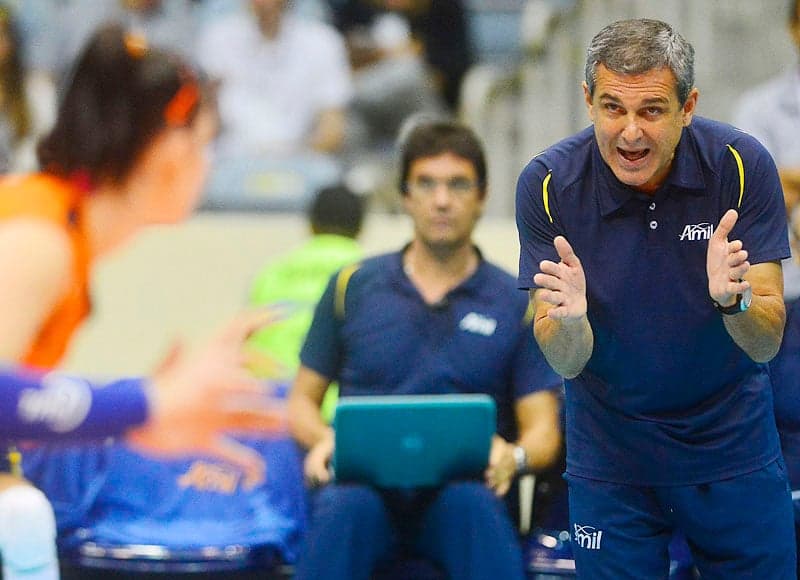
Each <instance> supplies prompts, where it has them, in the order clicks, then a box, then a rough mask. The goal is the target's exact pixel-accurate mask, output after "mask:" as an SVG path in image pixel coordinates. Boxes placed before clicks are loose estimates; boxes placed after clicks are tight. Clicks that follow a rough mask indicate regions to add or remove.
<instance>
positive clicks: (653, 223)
mask: <svg viewBox="0 0 800 580" xmlns="http://www.w3.org/2000/svg"><path fill="white" fill-rule="evenodd" d="M657 227H658V222H657V221H656V220H653V221H651V222H650V229H651V230H654V229H656V228H657Z"/></svg>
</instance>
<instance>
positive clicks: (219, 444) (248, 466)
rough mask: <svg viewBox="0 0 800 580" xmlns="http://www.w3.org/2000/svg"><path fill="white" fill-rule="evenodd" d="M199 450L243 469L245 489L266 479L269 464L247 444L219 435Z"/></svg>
mask: <svg viewBox="0 0 800 580" xmlns="http://www.w3.org/2000/svg"><path fill="white" fill-rule="evenodd" d="M198 450H199V451H200V452H201V453H204V454H206V455H209V456H211V457H214V458H216V459H219V460H221V461H224V462H225V463H228V464H230V465H232V466H234V467H236V468H237V469H239V470H241V471H242V473H243V474H244V481H243V487H244V488H245V489H252V488H254V487H255V486H257V485H259V484H261V483H263V481H264V477H265V474H266V471H267V465H266V463H265V462H264V459H263V458H262V457H261V455H259V454H258V453H257V452H256V451H255V450H254V449H251V448H250V447H248V446H247V445H244V444H242V443H239V442H238V441H235V440H233V439H230V438H228V437H217V438H215V439H212V440H211V441H210V442H209V443H208V445H206V446H205V448H203V447H200V448H199V449H198Z"/></svg>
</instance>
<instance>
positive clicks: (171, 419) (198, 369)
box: [128, 309, 285, 486]
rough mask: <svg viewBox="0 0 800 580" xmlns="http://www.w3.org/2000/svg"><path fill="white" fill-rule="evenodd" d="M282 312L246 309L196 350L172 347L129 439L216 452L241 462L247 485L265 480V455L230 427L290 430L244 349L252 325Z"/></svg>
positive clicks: (164, 448)
mask: <svg viewBox="0 0 800 580" xmlns="http://www.w3.org/2000/svg"><path fill="white" fill-rule="evenodd" d="M281 317H282V313H281V311H280V310H279V309H264V310H258V311H254V312H248V313H246V314H244V315H242V316H239V317H238V318H236V319H235V320H233V321H232V322H231V323H230V324H229V325H228V326H227V327H226V328H225V329H224V330H223V331H222V332H220V333H219V334H218V335H217V336H215V337H214V338H213V339H212V340H211V341H209V342H208V343H207V344H206V345H205V346H204V347H203V348H201V349H198V350H197V351H195V352H193V353H185V352H184V350H183V349H182V348H180V347H176V348H174V349H173V350H172V352H171V353H170V355H169V356H168V357H167V358H166V359H165V360H164V362H163V363H162V364H161V365H160V367H159V369H158V370H157V371H156V373H155V374H154V375H153V377H152V380H151V381H150V390H149V393H148V394H149V399H150V412H149V417H148V421H147V423H145V424H144V425H142V426H141V427H139V428H136V429H134V430H132V431H131V432H129V433H128V440H129V441H130V443H131V444H132V445H133V446H135V447H137V448H139V449H140V450H141V451H143V452H146V453H150V454H154V455H160V456H167V457H175V456H182V455H195V454H199V455H208V456H212V457H215V458H217V459H221V460H222V461H225V462H226V463H229V464H231V465H233V466H234V467H237V468H239V469H241V470H242V471H243V472H244V474H245V485H246V486H254V485H256V484H258V483H259V482H261V481H262V480H263V476H264V469H265V466H264V462H263V460H262V459H261V457H260V456H259V455H258V454H257V453H256V452H255V451H253V450H252V449H250V448H249V447H247V446H245V445H242V444H240V443H238V442H237V441H235V440H234V439H232V438H230V437H226V436H225V434H224V433H225V432H232V431H233V432H247V433H263V434H274V433H276V432H279V431H282V430H284V429H285V411H284V409H283V407H282V406H279V405H278V404H276V403H275V402H274V401H272V400H271V399H270V397H269V394H268V389H267V387H265V386H264V384H263V383H261V382H259V381H258V380H256V379H255V378H254V377H253V376H252V374H251V373H250V371H248V370H247V364H248V357H247V354H246V353H245V350H244V348H243V346H244V343H245V341H246V339H247V338H248V337H249V336H250V335H251V334H252V333H253V332H254V331H256V330H258V329H259V328H261V327H263V326H265V325H268V324H271V323H273V322H276V321H277V320H280V319H281Z"/></svg>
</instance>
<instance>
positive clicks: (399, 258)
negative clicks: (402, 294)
mask: <svg viewBox="0 0 800 580" xmlns="http://www.w3.org/2000/svg"><path fill="white" fill-rule="evenodd" d="M410 245H411V242H409V243H407V244H406V245H405V246H403V249H402V250H400V251H399V252H396V253H395V255H394V259H392V260H391V262H390V264H391V273H392V277H393V278H394V279H395V280H396V282H397V283H399V284H400V285H401V287H402V286H407V287H408V288H411V289H413V291H414V292H417V293H418V291H417V289H416V286H414V284H413V283H412V282H411V280H410V279H409V277H408V275H407V274H406V273H405V271H404V269H403V255H404V254H405V253H406V250H408V247H409V246H410ZM472 247H473V248H475V251H476V252H477V253H478V267H477V268H476V269H475V271H474V272H473V273H472V275H471V276H470V277H469V278H467V279H466V280H464V281H463V282H461V284H459V285H458V286H456V287H455V288H453V289H451V290H450V291H449V292H448V293H447V294H448V295H451V294H453V293H455V292H468V293H471V294H478V293H480V292H481V290H482V289H484V288H485V287H486V286H487V285H486V284H484V282H483V280H484V278H485V277H486V275H487V268H488V262H486V260H485V259H484V257H483V252H481V250H480V248H479V247H478V246H475V245H473V246H472Z"/></svg>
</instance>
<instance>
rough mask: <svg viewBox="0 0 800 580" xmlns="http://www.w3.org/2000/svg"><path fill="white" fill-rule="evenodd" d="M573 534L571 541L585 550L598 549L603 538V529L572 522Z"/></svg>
mask: <svg viewBox="0 0 800 580" xmlns="http://www.w3.org/2000/svg"><path fill="white" fill-rule="evenodd" d="M573 528H574V529H575V534H574V535H573V538H572V541H573V543H575V544H577V545H578V546H580V547H581V548H584V549H586V550H599V549H600V542H601V541H602V539H603V530H598V529H597V528H595V527H594V526H582V525H580V524H573Z"/></svg>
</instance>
